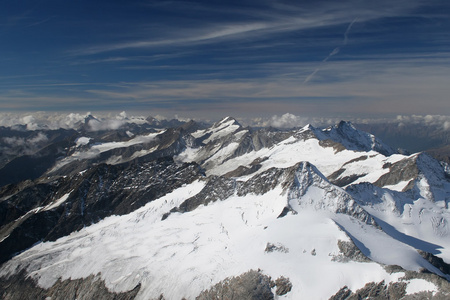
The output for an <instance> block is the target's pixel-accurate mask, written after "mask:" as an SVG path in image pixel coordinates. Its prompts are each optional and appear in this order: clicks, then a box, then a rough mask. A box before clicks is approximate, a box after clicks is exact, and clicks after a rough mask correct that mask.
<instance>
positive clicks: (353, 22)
mask: <svg viewBox="0 0 450 300" xmlns="http://www.w3.org/2000/svg"><path fill="white" fill-rule="evenodd" d="M357 20H358V18H354V19H353V21H351V23H350V24H349V25H348V26H347V29H346V30H345V33H344V41H343V42H342V46H345V45H347V43H348V34H349V32H350V29H352V26H353V24H355V22H356V21H357ZM340 50H341V47H336V48H334V49H333V51H331V52H330V54H328V56H327V57H325V58H324V59H323V60H322V61H321V62H320V65H319V66H318V67H317V68H316V69H315V70H314V71H313V72H312V73H311V74H309V76H308V77H306V79H305V80H304V81H303V84H306V83H308V82H309V81H310V80H311V79H312V78H313V77H314V75H316V73H317V72H319V71H320V69H321V67H322V66H323V64H324V63H326V62H327V60H329V59H330V58H331V57H332V56H334V55H336V54H338V53H339V51H340Z"/></svg>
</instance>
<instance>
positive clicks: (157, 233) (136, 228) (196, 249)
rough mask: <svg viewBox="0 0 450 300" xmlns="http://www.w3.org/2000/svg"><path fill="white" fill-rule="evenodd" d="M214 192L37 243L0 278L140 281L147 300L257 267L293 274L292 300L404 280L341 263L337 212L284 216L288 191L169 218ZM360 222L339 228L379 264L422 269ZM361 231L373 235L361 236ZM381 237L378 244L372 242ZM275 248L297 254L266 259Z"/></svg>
mask: <svg viewBox="0 0 450 300" xmlns="http://www.w3.org/2000/svg"><path fill="white" fill-rule="evenodd" d="M204 185H205V182H203V181H196V182H195V183H193V184H191V185H186V186H184V187H181V188H179V189H177V190H175V191H174V192H172V193H170V194H168V195H166V196H164V197H162V198H160V199H157V200H155V201H153V202H150V203H148V204H147V205H146V206H144V207H142V208H140V209H138V210H137V211H135V212H132V213H130V214H129V215H125V216H111V217H108V218H106V219H104V220H102V221H101V222H99V223H97V224H94V225H91V226H89V227H85V228H84V229H82V230H80V231H79V232H75V233H73V234H71V235H69V236H67V237H63V238H61V239H59V240H57V241H55V242H45V243H41V244H39V245H36V246H35V247H33V248H31V249H29V250H28V251H25V252H23V253H22V254H20V255H19V256H17V257H16V258H14V259H13V260H11V261H10V262H8V263H7V264H6V265H5V267H4V268H3V270H2V273H1V274H0V275H3V276H4V275H6V274H8V273H9V274H10V273H14V272H15V271H17V268H16V264H21V265H23V264H24V262H26V264H28V265H29V266H28V267H27V270H28V272H29V274H30V276H32V277H33V278H35V279H37V280H38V283H39V285H40V286H42V287H44V288H48V287H50V286H51V285H52V284H53V283H54V282H55V281H56V280H57V279H58V278H59V277H61V278H62V280H64V279H68V278H72V279H76V278H83V277H87V276H88V275H90V274H98V273H101V277H102V278H103V279H104V280H105V282H106V285H107V287H108V288H109V289H111V290H113V291H126V290H130V289H132V288H134V286H136V285H137V284H138V283H139V282H140V283H141V284H142V288H141V291H140V292H139V294H138V299H149V298H157V297H158V296H159V295H160V294H161V293H163V294H164V296H165V298H166V299H180V298H181V297H186V298H187V299H193V298H194V297H195V296H197V295H198V294H199V293H200V292H201V291H202V290H204V289H207V288H209V287H210V286H212V285H214V284H215V283H217V282H219V281H221V280H223V279H225V278H227V277H229V276H235V275H239V274H242V273H244V272H246V271H248V270H250V269H255V270H256V269H261V270H262V272H263V273H264V274H267V275H269V276H271V277H272V278H274V279H276V278H278V277H279V276H284V277H288V278H289V279H290V280H291V282H292V283H293V290H292V291H291V292H290V293H288V294H287V295H286V296H285V299H302V298H308V299H312V298H316V299H324V298H329V297H330V296H331V295H333V294H334V293H336V292H337V291H338V290H339V289H340V288H342V287H343V286H344V285H347V286H348V287H349V288H351V289H352V290H356V289H358V288H361V287H363V286H364V285H365V284H366V283H367V282H368V281H374V282H380V281H382V280H385V281H386V282H387V283H388V282H390V281H393V280H398V278H399V277H400V274H398V273H394V274H388V273H387V272H386V271H385V270H384V269H383V268H382V267H381V266H380V265H378V264H376V263H356V262H346V263H343V262H339V261H336V260H334V259H333V258H334V257H336V256H339V254H340V253H339V249H338V247H337V241H338V240H344V241H348V240H349V238H348V236H347V234H346V232H345V231H342V230H341V228H340V227H339V226H337V225H336V223H335V220H333V215H334V214H333V213H331V212H330V211H328V210H322V209H317V208H314V207H303V209H302V210H299V212H298V214H296V215H293V214H288V215H286V216H285V217H283V218H277V217H278V215H279V214H280V212H281V211H282V209H283V208H284V207H285V206H286V204H287V201H288V199H287V195H286V194H285V193H283V189H282V188H281V187H276V188H275V189H273V190H271V191H269V192H268V193H266V194H264V195H253V194H249V195H246V196H244V197H238V196H232V197H230V198H228V199H227V200H225V201H218V202H214V203H211V204H209V205H207V206H200V207H199V208H197V209H196V210H194V211H191V212H188V213H184V214H181V213H172V214H171V215H170V216H169V217H168V218H167V219H166V220H164V221H161V217H162V214H164V213H165V212H168V211H169V210H170V209H171V208H172V207H175V206H178V205H180V204H181V203H182V202H183V201H184V199H186V198H188V197H191V196H193V195H195V194H197V193H198V192H199V191H200V190H201V189H202V188H203V187H204ZM316 192H317V191H316V190H314V189H312V190H311V193H313V194H314V193H316ZM306 195H307V196H310V197H312V196H313V195H312V194H308V193H307V194H306ZM352 220H353V219H351V218H350V217H346V216H343V217H342V218H338V220H337V221H338V223H339V225H340V226H342V227H345V228H347V227H349V228H348V229H346V230H347V231H348V232H351V233H352V235H353V236H356V237H357V238H359V239H361V240H362V242H363V243H364V244H365V245H367V247H369V249H370V253H371V256H372V257H373V258H374V259H379V260H382V258H380V257H379V255H380V251H381V249H383V248H384V249H385V250H384V251H386V247H388V246H389V247H388V248H387V249H388V250H387V251H388V252H389V251H393V254H391V255H390V256H391V258H392V260H394V259H396V258H401V259H402V263H401V265H403V266H404V267H407V268H408V267H409V269H417V268H418V267H419V266H420V264H419V263H418V262H417V261H420V259H419V258H418V257H417V256H418V254H417V255H416V256H414V255H413V253H412V252H414V251H413V250H412V249H410V248H408V247H406V246H403V245H394V246H392V245H391V246H390V244H391V243H392V240H393V239H392V238H389V236H387V235H386V234H384V235H383V233H382V232H381V231H380V232H379V233H377V232H373V230H374V229H372V228H371V227H370V226H368V225H366V226H364V225H363V224H360V223H358V222H355V221H354V220H353V221H352ZM361 226H363V232H362V234H358V228H361ZM287 229H288V230H287ZM369 234H370V235H369ZM372 234H375V236H376V238H375V240H374V241H372V242H371V241H370V238H369V237H370V236H372ZM268 243H272V244H275V245H282V246H283V247H284V248H285V249H286V250H287V251H274V252H266V251H265V249H266V246H267V244H268ZM405 250H406V251H407V252H406V254H405V252H404V251H405ZM313 252H314V253H315V255H313V254H312V253H313ZM400 253H403V254H402V256H401V255H400ZM400 256H401V257H400ZM383 261H384V262H391V261H386V260H383ZM422 261H423V259H422ZM422 261H421V262H422ZM174 282H176V285H174V284H173V283H174ZM324 282H326V284H324Z"/></svg>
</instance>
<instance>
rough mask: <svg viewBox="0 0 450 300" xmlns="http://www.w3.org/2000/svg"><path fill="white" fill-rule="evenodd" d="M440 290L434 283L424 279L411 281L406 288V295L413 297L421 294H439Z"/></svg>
mask: <svg viewBox="0 0 450 300" xmlns="http://www.w3.org/2000/svg"><path fill="white" fill-rule="evenodd" d="M437 291H438V288H437V286H436V285H434V284H433V283H431V282H429V281H426V280H423V279H411V280H410V281H409V282H408V286H407V287H406V294H407V295H411V294H415V293H419V292H433V293H434V292H437Z"/></svg>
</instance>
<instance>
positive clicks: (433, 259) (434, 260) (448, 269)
mask: <svg viewBox="0 0 450 300" xmlns="http://www.w3.org/2000/svg"><path fill="white" fill-rule="evenodd" d="M418 252H419V254H420V255H421V256H422V257H423V258H425V259H426V260H427V261H428V262H429V263H431V264H432V265H433V266H435V267H436V268H438V269H439V270H440V271H441V272H442V273H444V274H447V275H449V274H450V265H449V264H447V263H445V262H444V260H443V259H442V258H440V257H437V256H435V255H433V254H431V253H429V252H425V251H422V250H418Z"/></svg>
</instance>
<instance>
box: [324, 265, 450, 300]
mask: <svg viewBox="0 0 450 300" xmlns="http://www.w3.org/2000/svg"><path fill="white" fill-rule="evenodd" d="M393 267H394V269H397V267H396V266H393ZM397 271H402V272H405V276H404V277H402V278H400V281H398V282H391V283H389V284H386V283H385V282H384V281H382V282H379V283H375V282H370V283H367V284H366V285H365V286H364V287H363V288H361V289H359V290H357V291H355V292H353V291H351V290H350V289H349V288H348V287H346V286H345V287H343V288H342V289H340V290H339V291H338V292H337V293H336V294H335V295H333V296H332V297H331V298H330V300H359V299H379V300H400V299H402V300H418V299H433V300H444V299H449V297H450V283H449V282H448V281H447V280H445V279H443V278H441V277H439V276H437V275H435V274H431V273H418V272H414V271H405V270H397ZM411 279H423V280H426V281H428V282H431V283H433V284H434V285H436V287H437V288H438V291H437V292H429V291H423V292H419V293H415V294H410V295H406V288H407V285H408V281H409V280H411Z"/></svg>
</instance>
